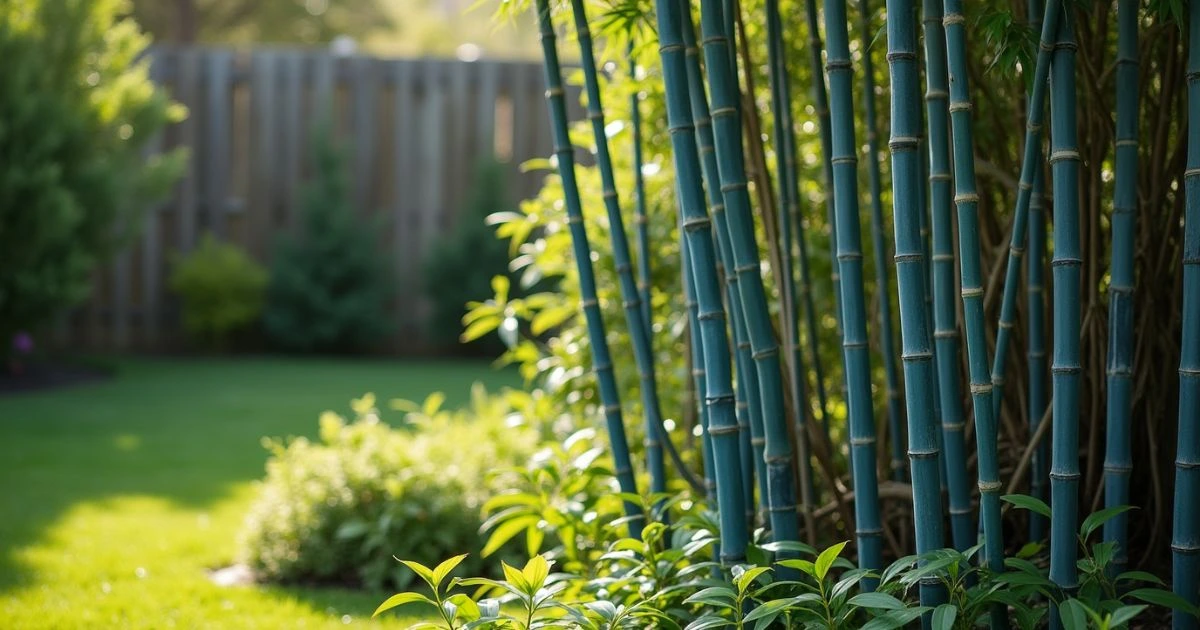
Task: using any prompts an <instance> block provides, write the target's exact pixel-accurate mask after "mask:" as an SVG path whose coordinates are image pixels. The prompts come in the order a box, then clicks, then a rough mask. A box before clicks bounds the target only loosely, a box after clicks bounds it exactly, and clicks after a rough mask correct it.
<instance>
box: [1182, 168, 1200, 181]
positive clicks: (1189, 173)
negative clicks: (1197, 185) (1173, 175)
mask: <svg viewBox="0 0 1200 630" xmlns="http://www.w3.org/2000/svg"><path fill="white" fill-rule="evenodd" d="M1189 177H1200V168H1189V169H1188V170H1186V171H1184V172H1183V178H1184V179H1187V178H1189Z"/></svg>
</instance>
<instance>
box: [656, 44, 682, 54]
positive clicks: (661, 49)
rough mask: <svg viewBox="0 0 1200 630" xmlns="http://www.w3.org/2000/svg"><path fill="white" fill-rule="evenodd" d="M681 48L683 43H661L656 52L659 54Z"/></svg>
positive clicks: (676, 50) (677, 50)
mask: <svg viewBox="0 0 1200 630" xmlns="http://www.w3.org/2000/svg"><path fill="white" fill-rule="evenodd" d="M681 50H684V46H683V44H663V45H662V46H659V47H658V52H659V53H661V54H667V53H673V52H679V51H681Z"/></svg>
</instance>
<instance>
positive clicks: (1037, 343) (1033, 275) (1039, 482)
mask: <svg viewBox="0 0 1200 630" xmlns="http://www.w3.org/2000/svg"><path fill="white" fill-rule="evenodd" d="M1042 13H1043V9H1042V0H1029V15H1030V18H1031V19H1032V20H1034V22H1033V25H1034V28H1035V29H1036V30H1038V31H1039V32H1040V31H1041V30H1042V29H1041V24H1042ZM1044 185H1045V165H1044V164H1041V163H1039V164H1038V166H1037V168H1036V169H1035V170H1034V174H1033V190H1032V192H1031V193H1030V198H1029V230H1028V231H1029V238H1028V243H1029V255H1028V256H1027V257H1026V258H1027V260H1026V271H1025V285H1026V287H1025V292H1026V302H1027V304H1028V305H1029V330H1028V337H1029V338H1028V340H1027V342H1026V346H1027V351H1026V355H1027V356H1026V358H1027V363H1028V365H1029V367H1028V370H1029V403H1028V404H1029V433H1030V435H1036V434H1037V433H1038V432H1039V430H1040V426H1039V424H1040V423H1041V418H1042V416H1043V414H1044V413H1045V412H1046V409H1047V407H1048V406H1049V395H1048V392H1047V390H1046V383H1047V370H1046V332H1045V331H1046V296H1045V291H1044V282H1043V280H1042V277H1043V275H1044V273H1045V272H1044V269H1045V261H1046V215H1045V212H1043V210H1042V203H1043V197H1044V195H1043V190H1044ZM1006 290H1007V287H1006ZM1049 447H1050V444H1049V443H1048V442H1046V441H1043V442H1041V443H1040V444H1039V445H1038V446H1037V447H1036V448H1035V449H1034V451H1033V452H1032V459H1031V462H1030V469H1029V474H1030V484H1029V488H1030V489H1029V493H1030V494H1031V495H1032V496H1034V497H1036V498H1038V499H1041V500H1043V501H1044V500H1046V479H1047V466H1046V463H1047V461H1048V460H1049V454H1050V451H1049ZM1047 524H1048V523H1047V520H1046V518H1045V517H1043V516H1042V515H1040V514H1030V515H1029V539H1030V540H1035V541H1040V540H1043V539H1044V538H1045V536H1046V526H1047Z"/></svg>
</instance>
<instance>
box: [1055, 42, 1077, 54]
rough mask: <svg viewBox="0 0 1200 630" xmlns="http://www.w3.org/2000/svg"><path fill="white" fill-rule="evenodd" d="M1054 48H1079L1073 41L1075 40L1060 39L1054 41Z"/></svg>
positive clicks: (1074, 49) (1072, 49)
mask: <svg viewBox="0 0 1200 630" xmlns="http://www.w3.org/2000/svg"><path fill="white" fill-rule="evenodd" d="M1054 50H1056V51H1058V50H1069V51H1072V52H1074V51H1076V50H1079V44H1077V43H1075V40H1066V39H1060V40H1058V41H1057V42H1054Z"/></svg>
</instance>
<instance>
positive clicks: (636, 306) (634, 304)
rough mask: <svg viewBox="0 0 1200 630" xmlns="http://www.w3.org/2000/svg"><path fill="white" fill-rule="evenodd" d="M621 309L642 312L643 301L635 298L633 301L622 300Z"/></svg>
mask: <svg viewBox="0 0 1200 630" xmlns="http://www.w3.org/2000/svg"><path fill="white" fill-rule="evenodd" d="M626 267H628V266H626ZM626 271H628V268H627V269H626ZM617 273H621V272H620V271H618V272H617ZM621 307H622V308H624V309H625V310H627V311H631V310H632V311H636V310H640V309H641V308H642V301H641V300H639V299H637V298H634V299H632V300H621Z"/></svg>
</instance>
